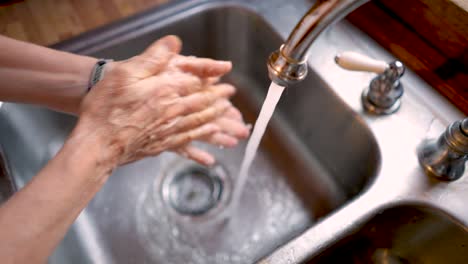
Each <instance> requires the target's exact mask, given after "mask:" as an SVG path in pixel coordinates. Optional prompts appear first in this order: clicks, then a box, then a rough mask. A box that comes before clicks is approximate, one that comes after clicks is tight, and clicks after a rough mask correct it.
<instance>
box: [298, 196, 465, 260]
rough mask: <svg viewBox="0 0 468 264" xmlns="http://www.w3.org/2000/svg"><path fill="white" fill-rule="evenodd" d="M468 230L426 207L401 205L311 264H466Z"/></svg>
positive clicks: (383, 213)
mask: <svg viewBox="0 0 468 264" xmlns="http://www.w3.org/2000/svg"><path fill="white" fill-rule="evenodd" d="M466 232H467V229H466V227H463V225H461V224H459V223H457V222H456V221H454V220H453V219H450V216H448V215H446V214H444V213H442V212H440V211H438V210H436V209H433V208H429V207H426V206H413V205H405V206H397V207H392V208H388V209H386V210H384V211H383V212H381V213H380V214H378V215H377V216H375V217H373V218H372V219H370V220H369V221H368V222H367V223H366V224H365V225H364V226H363V227H362V228H361V229H360V230H358V231H357V232H355V233H354V234H352V235H350V236H348V237H346V238H344V239H343V240H342V241H340V242H339V243H337V244H336V245H334V246H333V247H332V248H330V249H328V250H327V251H325V252H324V253H323V254H322V255H321V256H319V257H318V258H316V259H314V260H313V261H310V262H307V263H395V264H397V263H427V264H429V263H465V262H466V260H467V259H468V249H467V248H468V234H467V233H466Z"/></svg>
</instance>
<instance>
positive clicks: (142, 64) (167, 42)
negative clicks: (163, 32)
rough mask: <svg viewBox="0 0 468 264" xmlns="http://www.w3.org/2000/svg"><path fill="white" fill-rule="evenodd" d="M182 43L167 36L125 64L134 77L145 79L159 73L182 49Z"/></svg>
mask: <svg viewBox="0 0 468 264" xmlns="http://www.w3.org/2000/svg"><path fill="white" fill-rule="evenodd" d="M181 45H182V43H181V41H180V39H179V38H177V37H176V36H166V37H164V38H161V39H159V40H157V41H156V42H154V43H153V44H151V46H149V47H148V48H147V49H146V50H145V51H144V52H143V53H142V54H140V55H138V56H135V57H133V58H131V59H130V60H129V61H128V63H126V64H125V68H126V70H127V71H131V72H133V73H134V75H135V76H134V77H136V78H139V79H144V78H147V77H150V76H152V75H155V74H157V73H159V72H160V71H161V70H162V69H164V68H165V67H166V65H167V64H168V63H169V61H170V59H171V58H172V57H173V56H174V55H175V54H176V53H178V52H180V49H181Z"/></svg>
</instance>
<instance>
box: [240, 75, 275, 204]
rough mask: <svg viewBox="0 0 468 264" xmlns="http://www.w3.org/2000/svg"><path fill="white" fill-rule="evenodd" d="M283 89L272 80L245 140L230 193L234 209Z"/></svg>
mask: <svg viewBox="0 0 468 264" xmlns="http://www.w3.org/2000/svg"><path fill="white" fill-rule="evenodd" d="M283 91H284V87H283V86H280V85H278V84H276V83H274V82H272V83H271V85H270V88H269V89H268V93H267V96H266V98H265V101H264V102H263V105H262V109H261V110H260V114H259V115H258V118H257V121H256V122H255V126H254V129H253V132H252V136H251V137H250V139H249V141H248V142H247V147H246V148H245V153H244V158H243V160H242V163H241V169H240V172H239V174H238V176H237V182H236V184H235V187H234V192H233V195H232V209H236V208H237V205H238V202H239V200H240V196H241V195H242V191H243V190H244V186H245V184H246V182H247V178H248V176H249V169H250V166H251V165H252V162H253V160H254V158H255V154H256V153H257V149H258V146H259V145H260V141H261V140H262V137H263V134H264V133H265V129H266V127H267V125H268V122H269V121H270V119H271V116H272V115H273V112H274V111H275V108H276V105H277V104H278V101H279V99H280V97H281V94H282V93H283Z"/></svg>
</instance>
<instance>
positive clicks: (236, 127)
mask: <svg viewBox="0 0 468 264" xmlns="http://www.w3.org/2000/svg"><path fill="white" fill-rule="evenodd" d="M215 124H217V125H218V126H219V127H220V128H221V130H222V131H223V133H226V134H229V135H231V136H233V137H236V138H247V137H248V136H249V133H250V129H249V127H248V126H247V125H245V124H244V123H243V122H240V121H238V120H233V119H229V118H226V117H221V118H218V119H217V120H216V121H215Z"/></svg>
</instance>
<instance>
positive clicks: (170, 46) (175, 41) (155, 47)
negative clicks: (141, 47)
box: [141, 35, 182, 57]
mask: <svg viewBox="0 0 468 264" xmlns="http://www.w3.org/2000/svg"><path fill="white" fill-rule="evenodd" d="M161 46H163V47H166V49H167V51H169V52H172V53H179V52H180V50H181V49H182V41H181V40H180V38H179V37H177V36H175V35H167V36H165V37H162V38H160V39H158V40H156V41H155V42H153V44H151V45H150V46H149V47H147V48H146V49H145V51H144V52H143V53H142V54H141V55H143V56H149V57H151V56H153V55H154V54H156V53H158V51H160V48H161Z"/></svg>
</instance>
